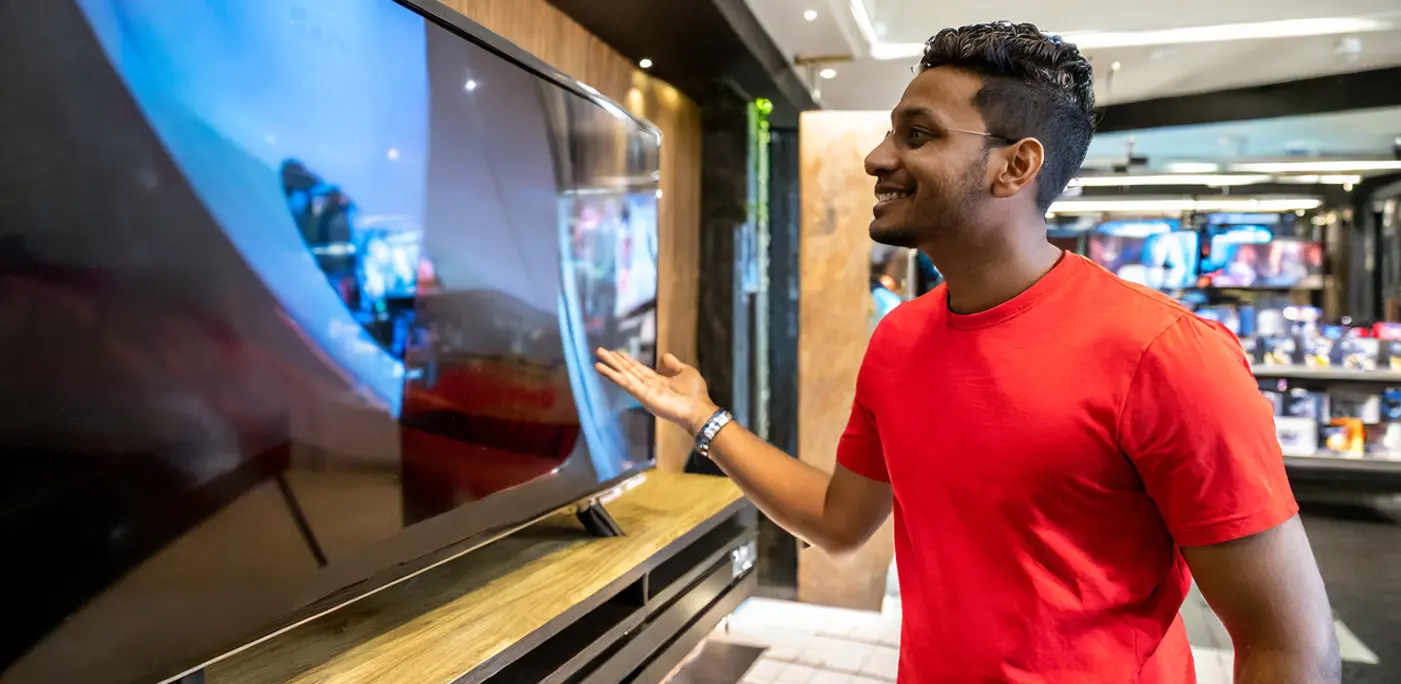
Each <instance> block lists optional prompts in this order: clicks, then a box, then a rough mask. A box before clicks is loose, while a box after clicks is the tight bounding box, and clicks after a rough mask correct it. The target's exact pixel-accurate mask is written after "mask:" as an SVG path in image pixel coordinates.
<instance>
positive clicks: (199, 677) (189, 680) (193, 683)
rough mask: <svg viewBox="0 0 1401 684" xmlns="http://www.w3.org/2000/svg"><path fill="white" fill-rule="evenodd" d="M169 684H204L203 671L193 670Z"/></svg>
mask: <svg viewBox="0 0 1401 684" xmlns="http://www.w3.org/2000/svg"><path fill="white" fill-rule="evenodd" d="M170 684H204V670H195V671H194V672H191V673H190V674H187V675H185V676H184V677H181V678H179V679H177V680H175V681H173V682H171V683H170Z"/></svg>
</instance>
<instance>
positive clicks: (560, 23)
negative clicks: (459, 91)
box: [443, 0, 701, 471]
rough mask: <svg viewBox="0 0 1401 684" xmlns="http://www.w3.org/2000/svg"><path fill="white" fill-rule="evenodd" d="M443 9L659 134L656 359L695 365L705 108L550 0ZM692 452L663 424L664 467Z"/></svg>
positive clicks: (680, 433)
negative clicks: (670, 357) (578, 83)
mask: <svg viewBox="0 0 1401 684" xmlns="http://www.w3.org/2000/svg"><path fill="white" fill-rule="evenodd" d="M443 4H444V5H446V6H448V7H450V8H452V9H454V10H457V11H458V12H461V13H462V14H464V15H466V16H467V17H468V18H469V19H471V20H472V21H475V22H477V23H478V24H481V25H482V26H484V27H486V28H487V29H488V30H490V31H492V32H493V33H496V34H497V35H500V36H501V37H503V38H505V39H506V40H509V41H511V42H512V43H515V44H516V45H517V46H519V47H520V48H521V49H523V50H525V51H526V52H529V53H531V54H532V55H535V56H536V57H538V58H539V59H541V60H543V61H545V62H546V63H548V64H550V65H552V66H554V67H555V68H556V69H559V71H560V72H561V73H563V74H566V75H568V76H570V77H572V78H574V79H576V80H579V81H582V82H583V83H586V84H588V85H589V86H591V87H593V88H595V89H597V90H598V91H599V92H600V93H603V95H604V96H606V97H608V98H609V99H611V100H613V101H615V102H617V103H619V104H620V105H622V106H623V107H625V108H626V109H627V110H628V111H630V112H632V113H633V114H635V115H637V116H640V117H642V118H644V119H647V120H648V121H651V122H652V124H653V125H655V126H656V127H657V128H659V129H660V130H661V132H662V159H661V166H662V181H661V189H662V198H661V202H660V206H659V207H658V217H657V221H658V224H659V230H660V236H659V237H660V240H659V251H660V253H661V257H660V258H661V263H660V264H658V272H659V273H660V274H661V282H660V283H659V292H658V297H657V299H658V305H657V306H658V321H657V348H658V353H667V352H670V353H672V354H675V355H676V356H677V357H678V358H680V359H681V360H682V361H685V362H687V363H691V364H694V363H695V362H696V311H697V306H698V305H699V301H700V262H699V261H698V258H699V256H698V255H699V254H700V149H701V147H700V146H701V134H700V126H701V122H700V109H699V108H698V107H696V104H695V103H694V102H692V101H691V100H690V99H688V98H687V97H686V96H685V95H683V94H681V92H680V91H678V90H676V89H675V88H673V87H672V86H671V85H669V84H667V83H666V82H664V81H661V80H659V79H656V78H652V77H651V76H650V75H648V74H647V72H645V71H642V70H640V69H638V68H637V67H636V66H635V65H634V64H633V63H632V62H631V61H629V60H628V59H627V58H626V57H624V56H622V55H621V54H619V53H618V51H616V50H614V49H613V48H611V47H609V46H608V45H607V44H606V43H604V42H603V41H602V40H599V39H598V37H597V36H594V35H593V34H592V33H589V32H588V31H587V30H586V29H585V28H584V27H582V26H580V25H579V24H577V23H575V22H574V20H572V19H570V18H569V17H568V16H566V15H565V14H564V13H563V12H561V11H559V10H558V9H555V7H554V6H552V5H550V4H549V3H548V2H546V1H545V0H445V1H444V2H443ZM690 451H691V439H690V436H689V435H687V434H686V432H685V431H684V430H682V429H680V428H677V427H676V426H674V425H669V424H661V425H658V427H657V454H658V462H657V467H658V468H660V469H662V470H670V471H680V470H681V469H682V468H683V467H684V466H685V460H686V456H687V455H688V454H690Z"/></svg>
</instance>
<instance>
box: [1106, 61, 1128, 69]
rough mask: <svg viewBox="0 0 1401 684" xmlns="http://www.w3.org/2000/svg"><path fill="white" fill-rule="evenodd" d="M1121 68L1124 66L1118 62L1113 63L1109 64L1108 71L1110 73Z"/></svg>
mask: <svg viewBox="0 0 1401 684" xmlns="http://www.w3.org/2000/svg"><path fill="white" fill-rule="evenodd" d="M1123 66H1124V65H1123V64H1120V63H1118V62H1114V63H1113V64H1110V65H1109V70H1110V71H1118V70H1119V69H1121V68H1123Z"/></svg>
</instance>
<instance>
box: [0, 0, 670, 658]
mask: <svg viewBox="0 0 1401 684" xmlns="http://www.w3.org/2000/svg"><path fill="white" fill-rule="evenodd" d="M445 12H446V10H444V9H443V8H441V7H440V6H436V3H434V6H433V8H432V9H431V13H429V11H428V10H423V9H421V8H419V7H417V6H413V5H410V4H401V3H397V2H394V1H391V0H255V1H250V0H207V1H204V2H169V1H168V0H45V1H44V2H24V3H14V4H12V5H7V7H6V10H5V12H4V14H5V20H4V21H3V22H0V57H3V58H4V61H5V64H6V65H7V66H6V67H5V68H4V69H0V93H3V94H4V96H3V98H0V158H3V159H4V160H5V163H4V170H3V172H0V352H2V353H3V358H5V359H6V362H7V368H6V370H5V372H4V373H0V402H2V403H3V405H4V406H5V411H3V412H0V549H3V556H4V559H5V562H4V563H3V564H0V586H3V587H5V591H6V598H5V608H4V613H5V619H4V620H3V621H0V623H3V624H0V682H3V684H40V683H43V684H51V683H53V682H79V681H81V682H85V683H86V684H127V683H133V682H161V681H166V680H169V679H171V678H174V677H177V676H179V675H181V674H182V673H184V672H186V671H187V670H189V669H190V668H194V667H198V666H200V665H202V664H204V663H207V662H209V661H210V660H211V659H214V658H217V657H219V656H220V655H221V654H224V653H227V652H228V651H229V650H230V649H232V648H236V647H238V646H240V645H242V644H247V643H249V642H251V641H253V640H256V639H258V638H260V637H262V636H264V635H267V634H269V633H271V632H273V631H275V630H277V629H280V628H283V627H286V626H289V625H291V624H294V623H295V622H297V621H298V620H300V619H304V618H306V617H309V616H311V615H314V614H316V613H318V612H319V611H322V610H325V609H328V608H331V607H334V606H336V605H339V604H341V603H343V602H344V601H346V600H349V599H351V598H354V597H355V596H357V595H360V594H363V593H364V592H366V591H369V590H371V589H373V588H375V587H378V586H382V585H383V584H385V583H386V582H390V581H393V580H395V579H398V578H400V577H403V576H405V575H406V574H409V573H411V572H413V571H415V570H417V569H420V568H422V567H425V566H427V565H428V564H429V563H431V562H434V561H435V560H438V559H442V558H445V557H448V556H450V555H453V554H456V553H460V552H462V551H463V550H465V549H468V548H470V547H471V546H473V545H475V544H478V543H480V542H482V541H484V540H487V539H490V538H491V537H493V536H496V535H499V534H501V533H503V532H505V531H507V530H509V529H512V528H513V527H514V526H517V525H520V524H524V523H526V522H529V521H530V520H533V519H535V518H537V517H539V516H540V515H542V514H545V513H548V512H550V511H552V510H555V509H557V508H558V507H560V506H564V505H567V504H569V503H571V502H574V501H577V500H580V499H582V498H585V497H587V496H589V495H591V494H593V493H595V492H598V491H601V490H602V489H604V488H606V487H609V486H611V485H612V484H613V483H616V482H618V481H620V480H621V479H622V478H625V477H627V476H629V475H630V474H631V473H634V472H635V471H637V470H638V469H641V468H644V467H646V466H648V465H649V464H650V462H651V458H652V421H651V419H650V418H648V417H647V416H646V414H645V413H644V412H643V411H641V410H640V409H639V408H638V407H637V406H636V405H635V404H633V403H631V402H630V401H629V400H628V399H627V397H626V396H624V395H622V394H620V393H618V392H617V391H616V390H614V389H613V388H611V387H610V386H608V385H606V384H605V383H603V382H602V381H601V380H600V379H599V377H598V376H597V375H596V374H595V373H594V372H593V369H592V363H591V358H592V354H591V350H592V349H593V348H594V347H597V346H606V347H609V348H621V349H628V350H630V351H631V352H632V353H633V354H634V355H636V356H638V357H639V358H641V359H643V360H644V361H648V362H650V361H651V360H652V357H653V355H654V347H655V339H656V298H657V275H658V274H657V195H658V192H657V187H658V186H657V184H658V178H659V146H660V137H659V135H658V134H657V132H656V131H655V129H653V128H651V127H650V126H648V125H646V124H645V123H643V122H640V121H638V120H636V119H634V118H632V117H631V116H629V115H628V114H627V113H625V112H624V111H622V110H621V109H619V108H618V107H617V106H616V105H613V104H612V103H610V102H608V101H606V100H603V99H602V98H600V97H597V96H594V95H591V94H590V91H588V90H587V89H585V88H582V87H579V86H575V85H573V84H572V83H570V82H568V81H565V80H564V79H563V78H562V77H559V76H557V75H555V76H550V77H547V76H542V75H541V74H544V73H550V72H547V71H546V70H545V68H544V67H543V66H542V65H539V64H538V63H536V62H534V61H533V60H531V59H530V58H528V57H525V56H524V55H523V54H520V53H517V52H515V51H514V49H513V48H509V46H506V47H501V46H504V43H500V42H499V39H495V38H494V37H491V36H489V35H488V34H485V33H484V32H482V30H481V29H480V28H477V27H475V26H473V25H470V24H469V23H467V22H465V21H463V20H461V19H460V18H457V19H453V20H451V22H449V21H447V20H444V19H440V18H438V15H437V14H436V13H445ZM467 562H470V559H468V561H467Z"/></svg>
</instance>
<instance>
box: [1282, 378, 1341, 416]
mask: <svg viewBox="0 0 1401 684" xmlns="http://www.w3.org/2000/svg"><path fill="white" fill-rule="evenodd" d="M1284 415H1285V416H1286V417H1289V418H1307V419H1309V420H1312V421H1314V422H1316V423H1319V422H1323V421H1326V420H1329V419H1330V418H1331V417H1332V414H1331V413H1330V412H1329V410H1328V395H1327V394H1326V393H1323V392H1310V391H1308V390H1304V389H1299V388H1297V387H1296V388H1294V389H1291V390H1289V393H1288V394H1286V395H1285V397H1284Z"/></svg>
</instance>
